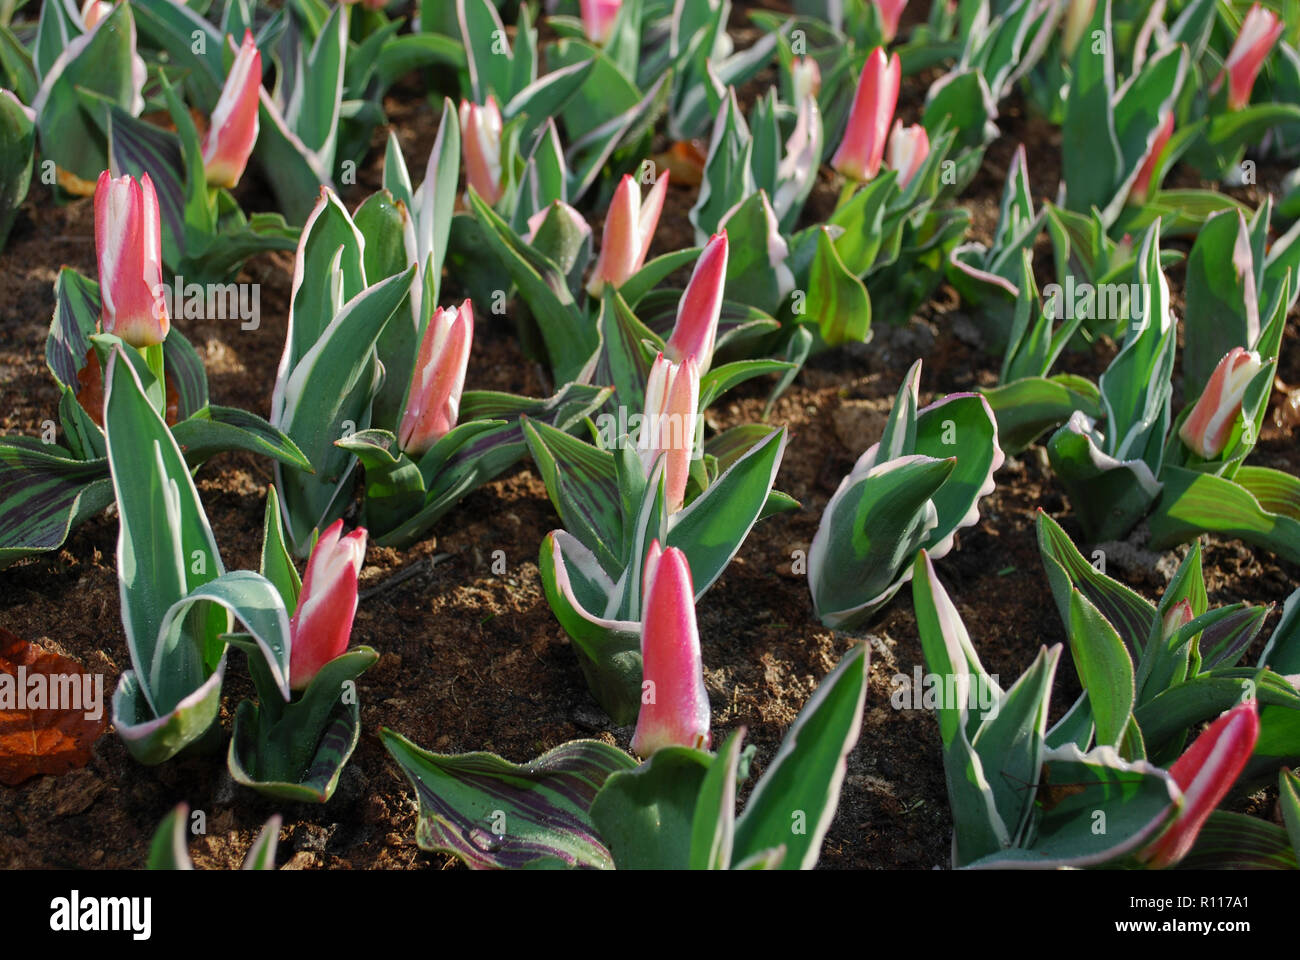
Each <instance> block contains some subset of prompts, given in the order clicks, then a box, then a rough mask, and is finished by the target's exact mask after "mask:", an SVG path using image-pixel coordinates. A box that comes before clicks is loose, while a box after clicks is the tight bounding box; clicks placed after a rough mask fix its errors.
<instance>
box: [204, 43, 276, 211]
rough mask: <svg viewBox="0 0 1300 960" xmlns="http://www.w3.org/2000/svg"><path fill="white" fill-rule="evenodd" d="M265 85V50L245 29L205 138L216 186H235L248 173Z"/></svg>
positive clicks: (210, 175)
mask: <svg viewBox="0 0 1300 960" xmlns="http://www.w3.org/2000/svg"><path fill="white" fill-rule="evenodd" d="M261 89H262V54H261V53H260V52H259V51H258V49H257V44H256V43H254V42H253V34H252V31H250V30H245V31H244V42H243V44H241V45H240V47H239V53H238V54H237V55H236V56H235V62H234V63H233V64H232V65H231V67H230V75H229V76H227V77H226V84H225V86H223V87H222V88H221V98H220V99H219V100H217V106H216V108H215V109H214V110H213V111H212V117H211V119H210V121H209V125H208V132H207V134H206V135H205V136H204V138H203V172H204V173H205V174H206V175H207V181H208V183H210V184H211V185H212V186H214V187H227V188H229V187H233V186H234V185H235V184H237V183H238V182H239V178H240V177H241V176H243V174H244V167H245V166H247V165H248V157H249V155H250V154H251V153H252V152H253V144H254V143H256V142H257V109H258V91H259V90H261Z"/></svg>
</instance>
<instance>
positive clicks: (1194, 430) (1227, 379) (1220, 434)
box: [1178, 347, 1263, 460]
mask: <svg viewBox="0 0 1300 960" xmlns="http://www.w3.org/2000/svg"><path fill="white" fill-rule="evenodd" d="M1261 369H1263V363H1262V362H1261V361H1260V358H1259V354H1258V353H1255V352H1254V351H1253V350H1246V349H1244V348H1242V347H1233V348H1232V349H1231V350H1229V351H1228V353H1227V355H1226V356H1225V357H1224V358H1223V359H1222V360H1220V361H1219V365H1218V366H1217V367H1215V368H1214V373H1212V374H1210V382H1209V383H1207V384H1206V385H1205V392H1204V393H1202V394H1201V398H1200V399H1199V400H1197V401H1196V406H1194V407H1192V412H1191V413H1190V414H1188V416H1187V419H1186V420H1184V421H1183V425H1182V427H1180V428H1179V430H1178V436H1180V437H1181V438H1182V440H1183V443H1185V444H1187V448H1188V449H1189V450H1191V451H1192V452H1193V453H1195V454H1196V455H1197V456H1199V457H1202V458H1203V459H1205V460H1212V459H1214V458H1215V457H1217V456H1218V455H1219V454H1221V453H1222V452H1223V449H1224V447H1226V446H1227V445H1228V437H1229V436H1230V435H1231V434H1232V428H1233V426H1234V425H1235V424H1236V422H1237V417H1238V416H1239V415H1240V414H1241V401H1242V399H1243V398H1244V397H1245V395H1246V387H1248V386H1249V385H1250V381H1251V380H1253V379H1254V378H1255V374H1257V373H1259V371H1260V370H1261Z"/></svg>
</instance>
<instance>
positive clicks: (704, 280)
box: [665, 230, 727, 373]
mask: <svg viewBox="0 0 1300 960" xmlns="http://www.w3.org/2000/svg"><path fill="white" fill-rule="evenodd" d="M726 280H727V231H726V230H723V231H722V232H721V233H715V234H714V235H713V236H712V237H710V238H709V242H708V244H706V245H705V247H704V252H703V253H701V254H700V259H699V260H697V261H695V270H694V272H693V273H692V274H691V279H690V282H689V283H688V284H686V292H685V293H683V294H682V299H681V303H679V304H678V305H677V322H676V323H675V324H674V325H673V332H672V336H670V337H669V338H668V345H667V349H666V350H665V353H667V355H668V357H669V358H670V359H671V360H672V361H673V362H674V363H680V362H681V361H682V360H685V359H686V358H688V357H691V358H694V360H695V362H696V363H698V364H699V366H700V372H701V373H703V372H706V371H707V370H708V369H709V364H710V363H712V362H713V344H714V342H715V341H716V340H717V337H718V319H719V317H721V316H722V290H723V287H724V286H725V285H726Z"/></svg>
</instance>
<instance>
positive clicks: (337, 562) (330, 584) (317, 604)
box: [289, 520, 366, 690]
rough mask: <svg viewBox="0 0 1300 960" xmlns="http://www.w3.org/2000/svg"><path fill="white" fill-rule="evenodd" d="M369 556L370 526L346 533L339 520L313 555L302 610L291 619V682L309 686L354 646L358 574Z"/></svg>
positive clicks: (297, 686) (304, 582)
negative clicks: (336, 658) (353, 625)
mask: <svg viewBox="0 0 1300 960" xmlns="http://www.w3.org/2000/svg"><path fill="white" fill-rule="evenodd" d="M365 558H366V531H365V528H364V527H358V528H357V529H356V530H353V531H352V532H351V533H349V534H348V535H347V536H346V537H345V536H343V521H342V520H335V521H334V522H333V523H332V524H331V525H330V526H329V527H328V528H327V529H326V530H325V532H324V533H323V534H321V536H320V539H319V540H317V541H316V548H315V549H314V550H312V552H311V556H310V557H309V558H308V559H307V573H306V574H305V575H304V576H303V578H302V592H301V593H299V595H298V609H297V610H295V611H294V614H293V617H292V618H291V619H290V621H289V636H290V645H289V686H290V688H292V689H293V690H305V689H306V688H307V685H308V684H310V683H311V682H312V680H313V679H315V677H316V674H317V673H319V672H320V669H321V667H323V666H325V664H327V663H329V662H330V661H331V660H333V659H334V658H335V657H338V656H341V655H342V654H343V652H344V651H346V650H347V648H348V640H349V639H350V638H351V636H352V619H353V618H354V617H355V616H356V613H357V575H358V574H359V573H360V572H361V564H362V562H363V561H364V560H365Z"/></svg>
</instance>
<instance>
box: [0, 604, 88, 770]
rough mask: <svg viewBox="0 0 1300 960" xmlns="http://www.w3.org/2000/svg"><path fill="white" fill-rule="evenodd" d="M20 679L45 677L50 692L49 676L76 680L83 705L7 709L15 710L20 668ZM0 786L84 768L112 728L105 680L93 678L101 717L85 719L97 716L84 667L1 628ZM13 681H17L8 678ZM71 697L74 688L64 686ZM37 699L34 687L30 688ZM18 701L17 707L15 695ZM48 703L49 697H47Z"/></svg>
mask: <svg viewBox="0 0 1300 960" xmlns="http://www.w3.org/2000/svg"><path fill="white" fill-rule="evenodd" d="M20 667H21V668H24V669H23V670H22V673H21V676H23V677H24V678H25V679H26V680H28V681H30V680H31V678H33V677H35V676H37V675H41V676H43V677H45V680H44V681H43V682H44V684H45V686H46V687H47V688H49V687H50V686H51V684H50V678H51V677H57V676H69V675H71V676H74V677H75V678H76V687H77V689H78V691H79V696H81V697H82V699H81V701H80V703H79V704H78V703H68V704H65V705H64V706H66V707H75V709H57V710H55V709H48V707H47V708H45V709H39V710H34V709H4V708H3V707H4V706H10V705H12V706H16V705H17V703H18V701H17V699H16V691H17V687H18V678H19V676H20V672H19V668H20ZM0 674H7V675H8V676H7V677H3V676H0V783H3V784H5V785H6V786H10V787H12V786H16V785H18V784H20V783H22V782H23V781H24V780H26V779H28V778H29V777H34V776H37V775H38V774H54V775H58V774H62V773H67V772H68V771H69V770H75V769H77V768H78V767H84V766H85V765H86V763H87V762H88V761H89V760H90V747H91V745H92V744H93V743H94V742H95V741H96V740H97V739H98V738H99V736H100V735H101V734H102V733H103V732H104V730H105V728H106V727H107V726H108V704H107V702H106V699H107V698H106V697H104V696H103V682H102V680H101V681H100V682H99V684H95V683H94V680H93V679H92V680H91V683H90V689H89V693H90V696H92V697H93V696H96V695H98V696H99V698H100V699H99V703H98V708H99V710H98V712H99V716H98V717H95V718H93V719H91V718H88V717H87V716H86V714H87V713H90V712H93V711H91V710H90V709H89V707H90V706H91V704H90V703H89V702H87V698H86V693H87V690H86V683H87V681H86V680H85V679H84V678H86V677H92V678H93V677H94V675H93V674H91V673H89V672H88V671H87V670H86V669H85V668H84V667H82V666H81V664H79V663H77V662H76V661H75V660H70V659H69V658H67V657H61V656H59V655H58V654H57V653H51V652H50V651H48V650H45V649H43V648H41V647H39V646H37V645H36V644H34V643H29V642H27V641H26V640H21V639H19V638H18V637H16V636H14V635H13V634H12V633H10V632H9V631H8V630H5V629H3V628H0ZM9 678H12V679H9ZM60 687H61V688H62V690H63V691H64V692H65V693H66V694H68V695H69V696H70V695H71V689H70V688H71V684H69V683H67V682H66V681H65V682H63V683H61V684H60ZM27 690H28V694H29V696H30V695H33V694H34V691H33V688H31V687H30V686H28V687H27ZM11 696H12V697H14V698H15V699H14V700H13V702H12V704H11V703H10V702H9V698H10V697H11ZM46 697H47V699H46V700H45V701H44V702H45V703H47V704H48V702H49V699H48V697H49V693H48V690H47V693H46Z"/></svg>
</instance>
